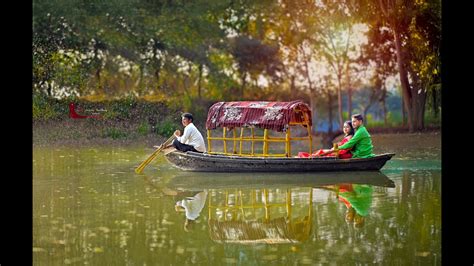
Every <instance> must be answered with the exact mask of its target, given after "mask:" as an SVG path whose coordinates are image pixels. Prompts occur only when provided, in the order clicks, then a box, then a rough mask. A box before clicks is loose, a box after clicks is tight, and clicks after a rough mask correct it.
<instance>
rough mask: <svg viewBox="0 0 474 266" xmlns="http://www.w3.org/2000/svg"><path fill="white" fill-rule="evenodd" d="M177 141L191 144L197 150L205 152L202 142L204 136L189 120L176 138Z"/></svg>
mask: <svg viewBox="0 0 474 266" xmlns="http://www.w3.org/2000/svg"><path fill="white" fill-rule="evenodd" d="M177 139H178V141H179V142H181V143H183V144H187V145H191V146H193V147H194V148H195V149H196V150H197V151H200V152H205V151H206V145H205V144H204V138H203V137H202V135H201V132H199V130H198V129H197V128H196V126H195V125H194V124H193V123H192V122H191V123H189V124H188V125H187V126H186V127H185V128H184V132H183V135H181V137H178V138H177Z"/></svg>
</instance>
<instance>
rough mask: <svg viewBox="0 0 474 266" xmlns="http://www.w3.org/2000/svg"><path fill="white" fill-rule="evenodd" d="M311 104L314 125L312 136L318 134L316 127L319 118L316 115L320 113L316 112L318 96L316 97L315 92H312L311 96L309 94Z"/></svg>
mask: <svg viewBox="0 0 474 266" xmlns="http://www.w3.org/2000/svg"><path fill="white" fill-rule="evenodd" d="M309 102H310V103H309V104H310V105H311V114H312V116H311V123H312V124H313V126H312V127H311V134H313V135H314V134H316V125H317V122H318V121H317V120H318V119H317V117H316V114H317V113H318V112H317V110H316V106H317V105H316V96H315V95H314V91H310V94H309Z"/></svg>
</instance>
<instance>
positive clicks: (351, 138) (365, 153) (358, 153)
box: [298, 114, 375, 159]
mask: <svg viewBox="0 0 474 266" xmlns="http://www.w3.org/2000/svg"><path fill="white" fill-rule="evenodd" d="M363 123H364V119H363V118H362V115H360V114H355V115H353V116H352V121H346V122H344V126H343V129H342V131H343V132H344V138H343V139H342V140H341V141H340V142H339V143H337V145H338V147H339V158H341V159H349V158H370V157H374V156H375V155H374V154H373V152H372V150H373V146H372V140H371V138H370V134H369V132H367V129H366V128H365V126H364V124H363ZM310 156H311V157H320V156H335V153H334V148H331V149H320V150H318V151H316V152H314V153H313V154H311V155H310V154H308V153H307V152H299V153H298V157H300V158H308V157H310Z"/></svg>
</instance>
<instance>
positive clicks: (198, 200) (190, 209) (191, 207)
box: [175, 190, 207, 232]
mask: <svg viewBox="0 0 474 266" xmlns="http://www.w3.org/2000/svg"><path fill="white" fill-rule="evenodd" d="M206 198H207V190H204V191H201V192H199V193H197V194H196V195H194V196H192V197H186V198H184V199H182V200H179V201H178V202H176V205H175V209H176V211H177V212H179V211H182V210H184V211H185V213H186V221H185V222H184V231H186V232H188V231H189V226H190V224H191V223H192V222H193V221H195V220H196V219H197V218H198V217H199V214H200V213H201V211H202V209H203V208H204V204H206Z"/></svg>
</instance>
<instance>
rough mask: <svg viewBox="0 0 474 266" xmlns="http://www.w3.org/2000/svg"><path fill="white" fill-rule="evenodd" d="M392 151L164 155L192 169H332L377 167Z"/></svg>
mask: <svg viewBox="0 0 474 266" xmlns="http://www.w3.org/2000/svg"><path fill="white" fill-rule="evenodd" d="M394 155H395V154H393V153H386V154H381V155H376V156H375V157H372V158H356V159H354V158H351V159H336V158H333V157H319V158H261V157H260V158H259V157H255V158H248V157H245V158H244V157H239V156H223V155H211V154H206V153H198V152H186V153H183V152H180V151H172V152H169V153H167V154H166V155H165V157H166V159H167V160H168V162H170V163H171V164H172V165H173V166H175V167H177V168H179V169H181V170H185V171H195V172H332V171H376V170H380V169H381V168H382V167H383V166H384V165H385V163H386V162H387V161H388V160H390V159H391V158H392V156H394Z"/></svg>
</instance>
